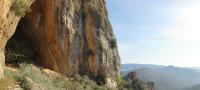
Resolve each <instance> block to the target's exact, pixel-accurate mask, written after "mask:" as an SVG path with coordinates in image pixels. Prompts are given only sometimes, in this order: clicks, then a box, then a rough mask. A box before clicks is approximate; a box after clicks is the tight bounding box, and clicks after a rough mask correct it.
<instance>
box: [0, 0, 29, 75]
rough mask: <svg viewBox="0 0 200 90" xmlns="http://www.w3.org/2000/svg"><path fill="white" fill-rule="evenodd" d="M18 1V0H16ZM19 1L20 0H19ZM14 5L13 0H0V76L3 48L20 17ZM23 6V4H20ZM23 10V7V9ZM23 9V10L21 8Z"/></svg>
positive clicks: (3, 58)
mask: <svg viewBox="0 0 200 90" xmlns="http://www.w3.org/2000/svg"><path fill="white" fill-rule="evenodd" d="M16 1H19V0H16ZM20 3H21V2H20ZM31 3H32V1H30V0H27V2H26V3H24V6H30V5H31ZM13 5H16V4H15V0H0V6H1V8H0V77H2V76H3V72H4V70H3V67H4V62H5V56H4V49H5V46H6V43H7V41H8V40H9V39H10V37H11V36H12V35H13V34H14V32H15V29H16V26H17V24H18V22H19V20H20V18H21V16H19V15H17V14H16V13H17V9H16V8H15V9H12V6H13ZM22 8H23V6H22ZM24 10H25V9H24ZM22 11H23V10H22Z"/></svg>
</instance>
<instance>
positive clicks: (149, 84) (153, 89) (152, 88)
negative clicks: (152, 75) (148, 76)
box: [147, 82, 156, 90]
mask: <svg viewBox="0 0 200 90" xmlns="http://www.w3.org/2000/svg"><path fill="white" fill-rule="evenodd" d="M147 86H148V88H149V90H156V88H155V85H154V82H148V83H147Z"/></svg>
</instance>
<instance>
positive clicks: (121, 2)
mask: <svg viewBox="0 0 200 90" xmlns="http://www.w3.org/2000/svg"><path fill="white" fill-rule="evenodd" d="M106 3H107V7H108V11H109V19H110V21H111V24H112V26H113V30H114V32H115V34H116V37H117V40H118V47H119V53H120V56H121V59H122V63H144V64H158V65H174V66H179V67H199V66H200V65H199V63H200V25H199V24H200V1H199V0H181V1H180V0H167V1H166V0H151V1H150V0H107V1H106Z"/></svg>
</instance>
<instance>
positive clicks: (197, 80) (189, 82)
mask: <svg viewBox="0 0 200 90" xmlns="http://www.w3.org/2000/svg"><path fill="white" fill-rule="evenodd" d="M132 71H134V72H137V74H138V77H139V78H140V79H141V80H143V81H145V82H149V81H153V82H154V83H155V87H156V88H157V90H200V69H198V68H191V67H176V66H172V65H170V66H163V65H153V64H122V65H121V74H122V76H124V75H126V74H127V73H128V72H132ZM194 88H195V89H194Z"/></svg>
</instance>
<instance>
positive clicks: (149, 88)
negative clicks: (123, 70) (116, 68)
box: [120, 72, 155, 90]
mask: <svg viewBox="0 0 200 90" xmlns="http://www.w3.org/2000/svg"><path fill="white" fill-rule="evenodd" d="M124 89H127V90H155V86H154V82H148V83H145V82H143V81H141V80H140V79H139V78H138V75H137V73H136V72H130V73H128V74H127V75H126V76H125V77H124V83H123V85H122V89H121V88H120V90H124Z"/></svg>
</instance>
